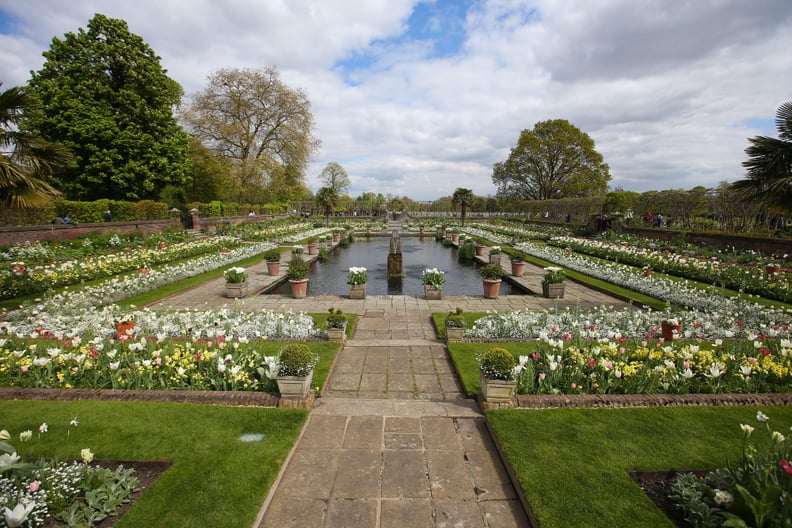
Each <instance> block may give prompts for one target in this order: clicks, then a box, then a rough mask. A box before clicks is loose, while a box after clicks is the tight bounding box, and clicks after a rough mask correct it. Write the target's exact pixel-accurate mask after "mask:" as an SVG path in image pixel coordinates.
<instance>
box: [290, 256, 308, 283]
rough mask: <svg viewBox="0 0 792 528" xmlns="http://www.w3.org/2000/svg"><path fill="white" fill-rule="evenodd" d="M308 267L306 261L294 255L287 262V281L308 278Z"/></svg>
mask: <svg viewBox="0 0 792 528" xmlns="http://www.w3.org/2000/svg"><path fill="white" fill-rule="evenodd" d="M308 270H309V266H308V263H307V262H306V261H304V260H303V259H302V257H300V256H299V255H294V256H293V257H292V258H291V260H289V268H288V269H287V270H286V276H287V277H289V280H303V279H304V278H306V277H307V276H308Z"/></svg>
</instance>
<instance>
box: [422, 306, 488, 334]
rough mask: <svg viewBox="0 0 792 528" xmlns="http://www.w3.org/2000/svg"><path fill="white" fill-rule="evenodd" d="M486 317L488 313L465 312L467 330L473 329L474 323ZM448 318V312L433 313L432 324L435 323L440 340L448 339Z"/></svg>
mask: <svg viewBox="0 0 792 528" xmlns="http://www.w3.org/2000/svg"><path fill="white" fill-rule="evenodd" d="M485 315H487V312H465V325H467V328H472V327H473V323H475V322H476V320H477V319H481V318H482V317H484V316H485ZM447 316H448V312H434V313H432V322H433V323H434V327H435V332H436V333H437V337H438V338H439V339H445V337H446V328H445V319H446V317H447Z"/></svg>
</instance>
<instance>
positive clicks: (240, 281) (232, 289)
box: [223, 266, 248, 299]
mask: <svg viewBox="0 0 792 528" xmlns="http://www.w3.org/2000/svg"><path fill="white" fill-rule="evenodd" d="M223 277H224V278H225V294H226V297H231V298H235V299H240V298H242V297H244V296H246V295H247V292H248V287H247V286H248V285H247V271H245V268H240V267H238V266H234V267H233V268H228V269H227V270H225V271H224V272H223Z"/></svg>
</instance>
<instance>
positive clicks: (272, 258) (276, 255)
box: [264, 248, 281, 262]
mask: <svg viewBox="0 0 792 528" xmlns="http://www.w3.org/2000/svg"><path fill="white" fill-rule="evenodd" d="M280 256H281V252H280V249H278V248H274V249H270V250H269V251H267V252H266V253H264V260H266V261H267V262H280Z"/></svg>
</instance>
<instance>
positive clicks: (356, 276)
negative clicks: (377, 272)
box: [347, 267, 368, 286]
mask: <svg viewBox="0 0 792 528" xmlns="http://www.w3.org/2000/svg"><path fill="white" fill-rule="evenodd" d="M367 282H368V273H366V268H360V267H351V268H349V275H347V284H349V285H350V286H360V285H361V284H366V283H367Z"/></svg>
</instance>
